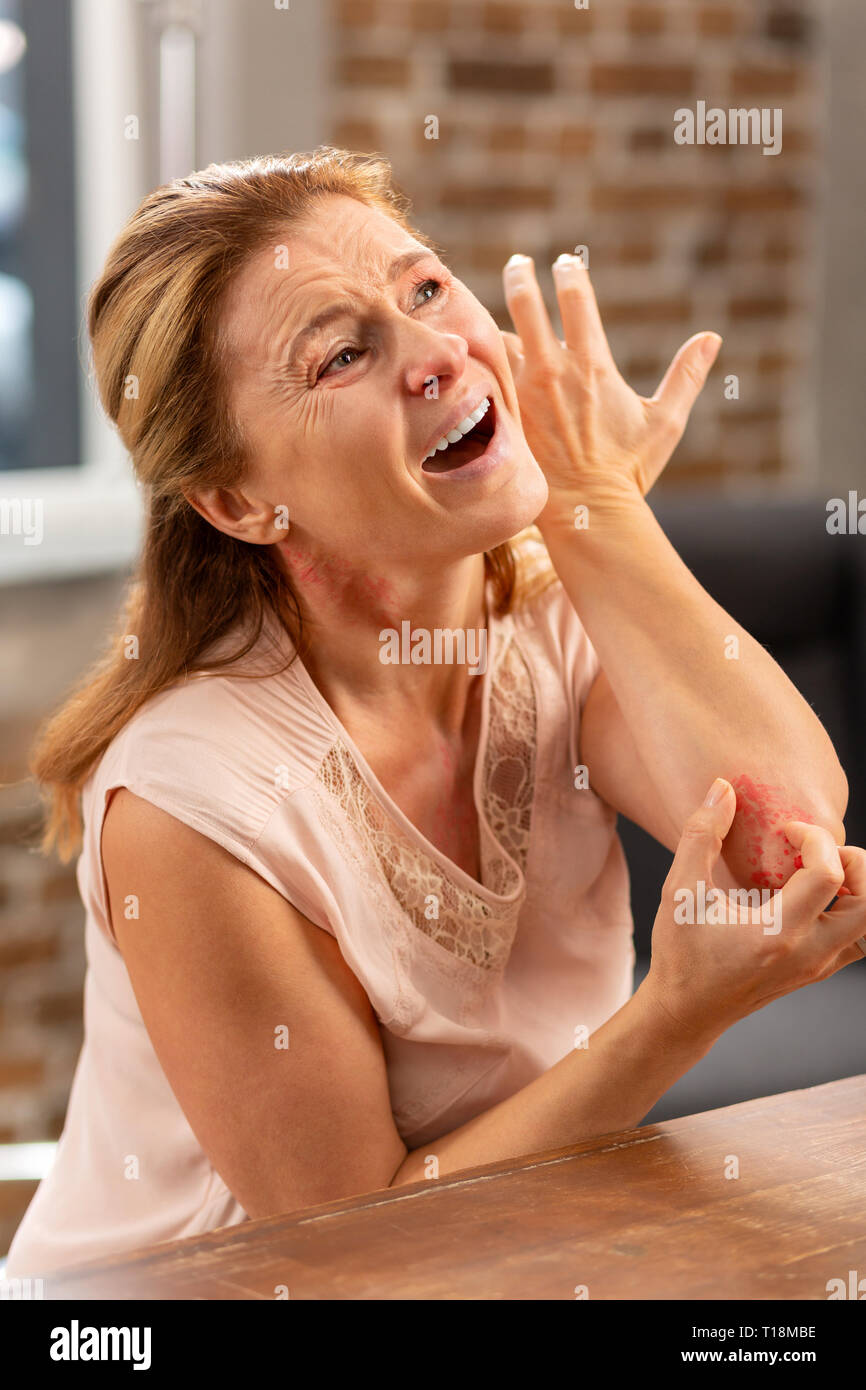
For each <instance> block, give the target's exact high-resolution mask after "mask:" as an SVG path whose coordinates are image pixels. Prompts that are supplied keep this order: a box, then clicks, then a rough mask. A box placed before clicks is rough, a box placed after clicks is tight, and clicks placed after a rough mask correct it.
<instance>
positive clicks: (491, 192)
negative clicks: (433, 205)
mask: <svg viewBox="0 0 866 1390" xmlns="http://www.w3.org/2000/svg"><path fill="white" fill-rule="evenodd" d="M440 202H441V205H442V207H443V208H449V209H450V210H451V211H452V212H463V211H490V212H493V211H500V210H503V209H516V210H518V211H523V210H525V209H531V208H536V209H538V210H540V211H543V212H547V211H549V210H550V209H551V208H552V207H553V203H554V196H553V190H552V189H551V188H549V187H548V186H547V185H546V184H497V185H492V186H485V185H484V184H479V183H466V184H457V183H453V184H447V185H446V186H445V187H444V188H443V189H442V193H441V197H440Z"/></svg>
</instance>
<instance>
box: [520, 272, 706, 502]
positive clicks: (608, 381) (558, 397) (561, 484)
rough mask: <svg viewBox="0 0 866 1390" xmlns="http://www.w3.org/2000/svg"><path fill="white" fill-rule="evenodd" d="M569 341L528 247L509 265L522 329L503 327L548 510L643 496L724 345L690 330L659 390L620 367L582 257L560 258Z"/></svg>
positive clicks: (559, 290) (560, 293)
mask: <svg viewBox="0 0 866 1390" xmlns="http://www.w3.org/2000/svg"><path fill="white" fill-rule="evenodd" d="M553 276H554V283H555V286H556V296H557V300H558V303H559V312H560V317H561V319H562V328H563V332H564V334H565V338H564V340H561V339H559V338H557V337H556V334H555V332H554V330H553V326H552V324H551V322H550V317H549V315H548V313H547V309H546V308H545V304H544V300H543V298H542V295H541V290H540V288H539V286H538V281H537V280H536V278H535V268H534V265H533V262H532V260H531V258H530V257H528V256H512V258H511V260H510V261H508V263H507V264H506V266H505V269H504V272H503V279H504V284H505V300H506V304H507V305H508V311H509V313H510V315H511V319H512V322H513V323H514V327H515V329H516V330H517V332H516V334H515V333H503V338H504V340H505V346H506V350H507V352H508V359H509V362H510V364H511V371H512V375H513V377H514V383H515V387H516V390H517V398H518V401H519V404H520V415H521V421H522V424H523V429H524V433H525V434H526V438H527V442H528V443H529V447H530V449H531V450H532V452H533V454H534V456H535V458H536V459H537V460H538V463H539V464H540V466H541V468H542V469H543V471H544V473H545V476H546V477H547V481H548V485H549V487H550V501H549V502H548V504H547V507H546V508H545V513H543V514H542V517H541V518H539V520H540V521H543V520H544V516H545V515H546V514H547V513H548V512H551V513H552V512H554V511H558V510H559V509H560V508H561V507H562V506H563V504H565V505H566V506H569V507H571V506H573V504H574V503H576V502H582V501H585V500H587V498H588V497H595V498H599V497H602V498H604V497H614V498H615V497H616V496H617V495H619V494H620V493H622V492H623V491H624V492H625V493H626V494H634V493H635V492H637V493H638V494H639V495H640V496H645V495H646V493H647V492H649V489H650V488H651V487H652V485H653V483H654V482H655V480H656V478H657V477H658V476H659V474H660V473H661V471H662V469H663V468H664V466H665V464H666V463H667V461H668V459H669V458H670V456H671V454H672V453H673V451H674V449H675V448H676V445H677V444H678V442H679V440H680V439H681V437H682V435H683V431H684V430H685V427H686V423H687V421H688V418H689V415H690V413H691V409H692V406H693V405H694V403H695V400H696V399H697V397H698V395H699V394H700V392H701V390H702V388H703V385H704V382H705V381H706V377H707V373H708V372H709V369H710V367H711V366H712V363H713V361H714V360H715V357H716V355H717V353H718V350H719V347H720V345H721V341H722V340H721V338H720V337H719V335H718V334H717V333H710V332H704V333H698V334H696V335H695V336H694V337H692V338H689V339H688V341H687V342H685V343H684V344H683V345H682V347H681V348H680V350H679V352H678V353H677V354H676V356H675V357H674V359H673V361H672V362H671V364H670V366H669V367H668V370H667V372H666V373H665V375H664V377H663V379H662V381H661V383H660V384H659V387H658V389H657V391H656V393H655V395H654V396H652V397H644V396H639V395H638V394H637V392H636V391H633V390H632V389H631V387H630V386H628V385H627V384H626V382H625V381H624V380H623V378H622V377H621V376H620V373H619V371H618V370H617V367H616V364H615V362H614V360H613V357H612V355H611V351H610V347H609V346H608V341H607V337H606V335H605V331H604V328H603V326H602V322H601V316H600V314H599V311H598V305H597V303H596V299H595V293H594V291H593V288H592V284H591V282H590V278H589V271H588V270H587V269H586V268H585V266H584V264H583V261H582V260H581V258H580V257H579V256H560V257H559V259H558V260H556V261H555V262H554V265H553Z"/></svg>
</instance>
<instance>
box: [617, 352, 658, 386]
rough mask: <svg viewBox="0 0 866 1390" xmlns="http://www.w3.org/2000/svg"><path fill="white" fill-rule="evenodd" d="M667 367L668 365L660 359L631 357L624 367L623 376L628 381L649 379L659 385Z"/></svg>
mask: <svg viewBox="0 0 866 1390" xmlns="http://www.w3.org/2000/svg"><path fill="white" fill-rule="evenodd" d="M666 367H667V363H666V362H662V361H661V359H660V358H658V357H630V358H629V359H628V361H627V362H626V363H625V364H624V366H623V376H624V377H625V379H626V381H634V380H635V379H636V378H637V377H649V378H650V379H651V380H652V381H653V382H656V383H657V382H659V381H661V379H662V376H663V374H664V371H665V368H666Z"/></svg>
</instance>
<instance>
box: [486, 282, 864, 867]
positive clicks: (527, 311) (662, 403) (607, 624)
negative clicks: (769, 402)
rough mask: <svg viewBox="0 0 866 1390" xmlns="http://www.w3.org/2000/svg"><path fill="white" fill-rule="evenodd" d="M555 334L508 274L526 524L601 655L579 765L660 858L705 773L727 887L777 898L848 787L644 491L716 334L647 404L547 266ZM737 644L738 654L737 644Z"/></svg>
mask: <svg viewBox="0 0 866 1390" xmlns="http://www.w3.org/2000/svg"><path fill="white" fill-rule="evenodd" d="M554 276H555V281H556V287H557V297H558V300H559V306H560V313H561V317H562V323H563V331H564V333H565V340H564V342H563V341H560V340H559V339H558V338H556V336H555V334H554V332H553V328H552V326H551V324H550V319H549V317H548V314H547V310H546V308H545V306H544V302H543V299H542V296H541V292H540V290H539V288H538V284H537V281H536V279H535V274H534V270H533V266H532V262H531V261H530V260H528V258H521V259H518V260H514V261H512V262H509V265H508V267H506V273H505V286H506V299H507V302H508V307H509V311H510V313H511V317H512V319H513V321H514V324H515V327H516V329H517V333H518V335H519V336H518V337H515V336H514V335H512V334H506V335H505V339H506V347H507V349H508V355H509V360H510V362H511V367H512V372H513V375H514V380H515V385H516V388H517V394H518V400H519V403H520V411H521V420H522V423H523V428H524V431H525V433H526V437H527V440H528V442H529V444H530V448H531V449H532V451H533V453H534V454H535V457H536V458H537V459H538V462H539V464H540V465H541V467H542V468H543V469H544V472H545V474H546V476H547V480H548V485H549V489H550V495H549V499H548V502H547V505H546V506H545V509H544V511H543V512H542V514H541V516H540V517H539V519H538V526H539V528H540V530H541V532H542V535H543V536H544V539H545V542H546V544H547V548H548V551H549V553H550V557H551V560H552V562H553V565H554V567H555V569H556V571H557V573H558V575H559V577H560V579H561V580H562V583H563V586H564V588H565V590H566V592H567V594H568V596H569V598H570V599H571V601H572V603H573V604H574V607H575V609H576V610H577V612H578V613H579V614H580V618H581V622H582V623H583V625H584V627H585V629H586V631H587V634H588V635H589V638H590V640H591V641H592V643H593V645H594V647H595V648H596V651H597V652H598V656H599V661H600V665H601V672H600V674H599V676H598V677H597V679H596V681H595V682H594V684H593V687H592V689H591V691H590V694H589V697H588V699H587V701H586V704H585V706H584V710H583V717H582V722H581V761H582V762H583V763H584V764H585V765H586V767H587V769H588V774H589V780H590V783H591V785H592V786H593V788H594V789H595V790H597V791H598V793H599V794H600V795H601V796H602V797H603V798H604V799H605V800H606V801H608V802H609V803H610V804H611V805H612V806H614V807H615V809H617V810H619V811H622V812H623V813H624V814H625V815H627V816H629V818H630V819H632V820H635V821H636V822H637V823H638V824H641V825H643V826H644V827H645V828H646V829H647V830H648V831H649V832H650V833H651V834H653V835H654V836H655V837H656V838H657V839H659V840H660V841H661V842H662V843H663V844H665V845H667V846H668V848H671V849H673V848H674V847H675V845H676V843H677V840H678V839H679V835H680V833H681V831H682V828H683V826H684V824H685V821H686V819H687V818H688V815H689V813H690V811H691V809H692V807H693V806H694V805H696V804H698V803H699V802H700V801H702V800H703V797H704V795H705V793H706V789H707V787H708V786H709V785H710V783H711V782H712V781H713V780H714V778H715V777H724V778H726V779H727V780H728V781H729V782H731V783H733V785H734V788H735V790H736V791H737V814H736V816H735V818H734V823H733V826H732V829H731V832H730V834H729V835H728V837H727V839H726V841H725V846H724V850H723V854H724V858H725V862H726V864H727V866H728V870H729V873H730V875H731V880H730V883H728V884H727V885H725V884H723V883H722V882H721V881H720V882H719V886H720V887H722V886H733V884H741V885H744V886H749V887H753V886H760V887H767V888H777V887H781V885H782V884H783V883H784V882H786V881H787V879H788V877H789V875H790V873H791V872H792V871H793V868H794V859H795V857H796V852H795V851H794V850H793V849H792V847H791V846H790V845H789V844H788V841H787V840H786V838H785V836H784V834H783V832H782V829H781V827H782V825H783V824H784V822H785V821H787V820H792V819H796V820H808V821H812V822H814V823H815V824H818V825H823V826H825V827H826V828H827V829H828V830H829V831H830V832H831V834H832V835H833V837H834V839H835V840H836V842H837V843H838V844H842V843H844V827H843V825H842V818H843V816H844V814H845V810H846V807H847V795H848V792H847V782H846V779H845V774H844V772H843V771H842V768H841V766H840V764H839V760H838V758H837V757H836V754H835V751H834V749H833V745H832V743H831V742H830V739H829V737H828V736H827V733H826V732H825V730H824V728H823V726H822V725H821V723H820V721H819V720H818V719H817V718H816V716H815V714H814V713H813V712H812V710H811V709H810V708H809V706H808V704H807V703H806V701H805V700H804V699H803V698H802V696H801V695H800V694H799V693H798V692H797V690H796V689H795V688H794V686H793V685H792V684H791V682H790V681H789V680H788V678H787V677H786V676H785V674H784V672H783V671H782V670H781V669H780V668H779V666H778V665H777V664H776V662H775V661H773V659H772V657H770V655H769V654H768V653H767V652H766V651H765V650H764V648H763V647H761V645H760V644H759V643H758V642H756V641H755V640H754V638H752V637H751V636H750V635H749V634H748V633H747V632H746V631H745V629H743V628H742V627H740V625H739V624H738V623H736V622H735V621H734V620H733V618H731V617H730V615H729V614H727V613H726V612H725V611H724V609H723V608H721V607H720V606H719V604H717V603H716V602H715V601H714V599H712V598H711V597H710V595H709V594H707V593H706V591H705V590H704V589H703V588H702V587H701V585H700V584H699V583H698V581H697V580H696V579H695V577H694V575H693V574H692V573H691V572H690V571H689V569H688V568H687V566H686V565H685V564H684V563H683V561H682V560H681V559H680V557H679V556H678V555H677V553H676V551H675V550H674V548H673V546H672V545H671V544H670V542H669V541H668V540H667V537H666V536H665V534H664V532H663V531H662V529H661V527H660V526H659V524H658V522H657V521H656V520H655V517H654V516H653V514H652V511H651V510H650V508H649V506H648V505H647V503H646V502H645V500H644V496H645V494H646V492H647V491H648V490H649V488H650V487H651V486H652V484H653V482H654V481H655V479H656V478H657V477H658V475H659V474H660V473H661V471H662V469H663V468H664V466H665V464H666V463H667V460H668V458H669V457H670V455H671V453H672V452H673V450H674V448H675V446H676V444H677V443H678V441H679V439H680V438H681V436H682V434H683V431H684V429H685V426H686V422H687V420H688V417H689V414H690V411H691V408H692V405H693V404H694V401H695V400H696V398H697V396H698V394H699V393H700V391H701V389H702V387H703V384H704V381H705V379H706V375H707V372H708V371H709V368H710V366H711V365H712V361H713V360H714V358H715V356H716V353H717V351H718V347H719V343H720V339H719V338H718V336H717V335H714V334H707V333H705V334H698V335H697V336H696V337H695V338H692V339H690V340H689V341H688V342H687V343H685V344H684V345H683V347H682V348H681V349H680V351H679V352H678V353H677V355H676V357H675V358H674V360H673V362H672V363H671V366H670V368H669V369H668V371H667V373H666V374H665V377H664V379H663V381H662V383H661V385H660V386H659V388H658V390H657V392H656V394H655V395H654V396H653V397H652V398H650V399H647V398H643V397H640V396H638V395H637V394H636V393H635V392H633V391H632V390H631V388H630V387H628V386H627V385H626V383H625V382H624V381H623V379H622V377H621V376H620V374H619V372H618V371H617V369H616V366H615V364H614V362H613V358H612V356H611V353H610V349H609V346H608V344H607V339H606V336H605V334H604V330H603V328H602V324H601V319H600V316H599V313H598V308H597V305H596V302H595V295H594V293H593V291H592V286H591V283H590V280H589V274H588V272H587V271H586V270H585V269H584V267H583V266H582V264H581V263H580V261H579V260H577V258H573V257H572V258H568V260H566V261H565V262H563V261H560V262H558V263H557V264H556V265H555V266H554ZM732 639H736V642H734V641H732Z"/></svg>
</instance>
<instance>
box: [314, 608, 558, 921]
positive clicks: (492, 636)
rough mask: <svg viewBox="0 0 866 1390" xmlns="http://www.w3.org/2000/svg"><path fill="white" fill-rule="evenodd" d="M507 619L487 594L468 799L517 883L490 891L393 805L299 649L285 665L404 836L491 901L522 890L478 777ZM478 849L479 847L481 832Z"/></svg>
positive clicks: (509, 899) (501, 901)
mask: <svg viewBox="0 0 866 1390" xmlns="http://www.w3.org/2000/svg"><path fill="white" fill-rule="evenodd" d="M510 620H511V615H510V614H505V615H504V616H500V615H499V614H498V613H496V611H495V608H494V606H493V604H491V603H490V602H489V598H488V609H487V665H486V668H485V670H484V671H483V672H482V673H481V680H482V681H483V682H484V684H483V688H482V698H481V727H480V728H479V731H478V746H477V748H476V750H475V764H474V768H473V774H472V801H473V805H474V808H475V814H476V816H477V817H478V825H479V830H480V831H481V834H482V835H483V834H484V833H486V834H487V836H488V838H489V839H490V841H491V842H492V843H493V844H494V845H495V846H496V848H497V850H498V852H499V853H500V854H501V855H503V856H504V857H505V858H506V859H507V860H508V861H509V863H510V864H512V865H513V867H514V869H515V871H516V875H517V876H516V887H515V889H514V891H513V892H512V893H496V892H494V891H493V889H491V888H488V887H487V886H486V885H485V884H483V883H482V882H481V881H480V880H479V879H477V878H473V877H472V875H471V874H468V873H467V872H466V870H465V869H462V868H461V867H460V865H459V864H455V862H454V860H453V859H449V858H448V856H447V854H444V853H443V852H442V850H440V849H439V847H438V846H437V845H434V844H433V841H432V840H428V838H427V836H426V835H425V834H424V833H423V831H421V830H419V829H418V827H417V825H415V823H414V821H411V820H410V819H409V817H408V816H407V815H406V814H405V812H404V811H402V810H401V808H400V807H399V806H398V805H397V803H396V801H394V799H393V797H391V796H390V795H389V793H388V792H387V791H386V790H385V787H384V786H383V785H382V783H381V782H380V781H379V778H378V777H377V776H376V774H375V772H374V771H373V769H372V768H371V767H370V765H369V763H368V762H367V759H366V758H365V757H364V754H363V753H362V752H361V750H360V748H358V746H357V744H356V743H355V741H354V739H353V738H352V736H351V735H350V733H349V732H348V730H347V729H346V728H345V727H344V725H343V724H342V723H341V721H340V720H339V719H338V717H337V715H336V713H335V712H334V710H333V709H332V708H331V706H330V705H329V704H328V701H327V700H326V699H325V697H324V695H323V694H322V692H321V691H320V690H319V687H318V686H317V685H316V683H315V681H314V680H313V678H312V676H311V675H310V673H309V671H308V670H307V668H306V666H305V665H304V663H303V660H302V659H301V657H300V655H296V657H295V660H294V661H293V662H292V666H291V667H290V668H289V669H290V670H296V673H297V675H298V677H299V678H300V681H301V684H302V685H303V687H304V689H305V690H306V692H307V695H308V697H309V698H310V700H311V701H312V702H313V704H314V705H315V706H316V708H317V709H318V710H319V712H320V714H321V715H322V716H323V718H324V719H325V720H326V721H327V723H328V724H330V725H331V727H332V728H333V730H334V732H335V733H336V734H337V736H338V737H339V739H340V741H341V742H342V743H343V744H344V745H345V747H346V748H347V749H348V751H349V752H350V753H351V755H352V757H353V759H354V760H355V763H356V766H357V768H358V771H359V773H360V775H361V777H362V778H363V780H364V782H365V783H366V785H367V787H368V789H369V790H370V791H371V792H372V794H373V795H374V796H375V797H376V799H377V801H378V802H379V803H380V805H381V806H382V807H383V809H384V810H385V811H386V812H387V814H388V815H389V816H390V817H391V818H392V820H394V821H395V822H396V824H397V825H398V826H399V828H400V829H401V830H402V831H403V833H404V834H405V835H406V836H407V838H408V839H410V840H412V842H413V843H415V844H417V845H419V846H420V847H421V849H422V850H423V852H424V853H425V854H426V855H427V856H428V858H430V859H432V860H433V861H434V862H435V863H436V864H438V865H439V867H440V868H441V869H442V871H443V873H444V874H445V876H446V877H447V878H450V879H452V880H454V881H455V882H457V883H460V884H462V885H463V887H465V888H467V889H468V890H469V891H470V892H471V893H473V894H474V895H475V896H476V897H478V898H482V899H486V900H487V901H489V902H490V903H492V904H497V905H503V906H504V905H507V904H511V903H514V902H516V901H517V900H518V898H519V897H520V895H521V894H522V892H523V891H524V887H525V879H524V873H523V870H522V868H521V867H520V865H519V864H518V863H517V861H516V860H515V859H514V857H513V855H511V854H510V853H509V851H508V850H507V849H506V848H505V846H504V845H502V844H500V842H499V840H498V839H497V837H496V836H495V835H494V833H493V830H492V828H491V826H490V822H489V820H488V819H487V813H486V811H485V809H484V797H483V779H484V768H485V764H486V761H487V752H488V743H489V738H490V699H491V693H492V682H493V673H494V671H495V669H496V667H497V665H498V662H499V657H500V646H501V643H502V638H503V631H502V629H503V628H504V627H506V626H507V625H508V624H509V623H510ZM474 679H476V680H477V679H478V677H475V678H474ZM534 796H535V788H534V787H533V799H534ZM479 852H481V841H480V837H479Z"/></svg>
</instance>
